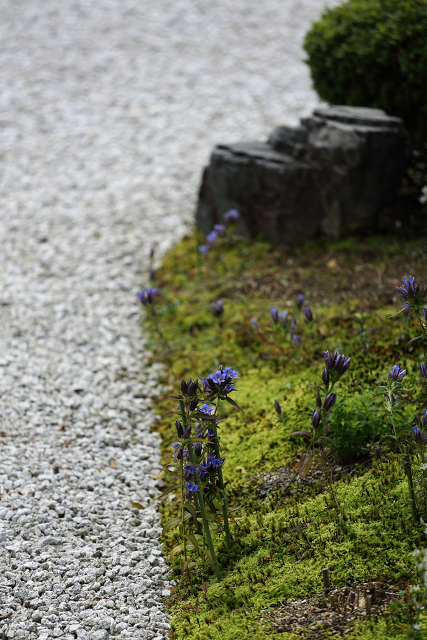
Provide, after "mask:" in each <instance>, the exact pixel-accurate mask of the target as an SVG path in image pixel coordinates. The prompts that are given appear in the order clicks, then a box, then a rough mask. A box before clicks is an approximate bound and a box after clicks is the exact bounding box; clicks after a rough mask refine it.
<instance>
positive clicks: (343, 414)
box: [325, 392, 391, 461]
mask: <svg viewBox="0 0 427 640" xmlns="http://www.w3.org/2000/svg"><path fill="white" fill-rule="evenodd" d="M329 428H330V432H329V434H327V435H329V436H330V437H331V438H332V439H333V441H334V443H335V444H334V445H331V448H332V449H333V450H334V451H335V452H336V454H337V457H338V458H339V460H340V461H345V460H346V459H349V458H352V457H354V456H357V455H360V453H361V450H362V448H363V447H365V445H366V444H368V443H369V444H373V443H375V442H377V441H378V440H380V438H381V437H382V436H384V435H386V434H388V433H390V428H391V427H390V422H389V420H388V416H385V415H384V412H382V411H379V408H378V403H377V402H374V400H373V394H372V393H371V392H366V393H365V394H364V395H362V396H356V397H353V398H350V399H348V400H343V399H341V400H338V402H337V403H336V405H335V407H334V412H333V414H332V416H331V419H330V421H329ZM325 433H326V432H325Z"/></svg>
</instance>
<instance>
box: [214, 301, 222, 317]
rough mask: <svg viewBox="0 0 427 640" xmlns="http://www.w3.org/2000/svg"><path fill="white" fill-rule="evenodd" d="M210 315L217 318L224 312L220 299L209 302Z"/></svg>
mask: <svg viewBox="0 0 427 640" xmlns="http://www.w3.org/2000/svg"><path fill="white" fill-rule="evenodd" d="M211 311H212V315H213V316H214V317H215V318H219V317H220V316H222V314H223V313H224V305H223V304H222V300H217V301H216V302H213V303H212V304H211Z"/></svg>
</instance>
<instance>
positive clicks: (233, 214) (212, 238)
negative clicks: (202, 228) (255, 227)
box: [199, 209, 240, 254]
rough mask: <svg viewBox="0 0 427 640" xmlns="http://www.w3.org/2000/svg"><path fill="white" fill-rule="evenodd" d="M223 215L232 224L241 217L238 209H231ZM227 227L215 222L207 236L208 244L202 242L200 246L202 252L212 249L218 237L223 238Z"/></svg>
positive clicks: (226, 221)
mask: <svg viewBox="0 0 427 640" xmlns="http://www.w3.org/2000/svg"><path fill="white" fill-rule="evenodd" d="M222 217H223V219H224V222H225V223H227V224H230V223H233V222H236V221H237V220H238V219H239V217H240V214H239V212H238V211H236V209H230V211H227V212H226V213H224V215H223V216H222ZM225 229H226V227H225V225H224V224H214V226H213V229H212V231H211V232H210V233H208V235H207V236H206V244H202V245H200V247H199V251H200V253H203V254H206V253H208V251H209V250H210V249H211V247H212V245H214V244H215V242H216V241H217V240H218V238H222V236H223V235H224V234H225Z"/></svg>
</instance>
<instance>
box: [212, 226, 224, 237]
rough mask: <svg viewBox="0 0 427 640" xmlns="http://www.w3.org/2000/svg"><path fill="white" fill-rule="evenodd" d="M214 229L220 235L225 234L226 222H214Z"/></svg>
mask: <svg viewBox="0 0 427 640" xmlns="http://www.w3.org/2000/svg"><path fill="white" fill-rule="evenodd" d="M213 228H214V231H216V232H217V234H218V235H219V236H223V235H224V233H225V225H224V224H214V227H213Z"/></svg>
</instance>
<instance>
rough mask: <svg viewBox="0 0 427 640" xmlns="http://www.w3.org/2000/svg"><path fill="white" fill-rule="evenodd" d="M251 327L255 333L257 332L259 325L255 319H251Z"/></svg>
mask: <svg viewBox="0 0 427 640" xmlns="http://www.w3.org/2000/svg"><path fill="white" fill-rule="evenodd" d="M251 325H252V326H253V327H255V329H256V330H257V331H259V324H258V322H257V321H256V320H255V318H251Z"/></svg>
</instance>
